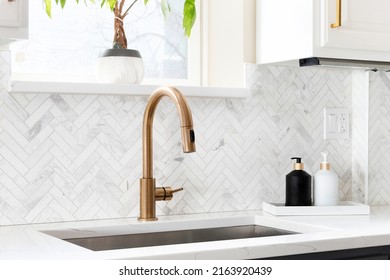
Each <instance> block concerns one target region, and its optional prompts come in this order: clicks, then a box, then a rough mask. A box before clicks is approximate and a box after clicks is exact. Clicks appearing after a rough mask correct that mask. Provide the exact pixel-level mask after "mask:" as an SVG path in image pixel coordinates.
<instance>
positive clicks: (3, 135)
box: [0, 52, 376, 225]
mask: <svg viewBox="0 0 390 280" xmlns="http://www.w3.org/2000/svg"><path fill="white" fill-rule="evenodd" d="M0 54H1V55H0V60H1V62H2V63H1V64H0V80H2V81H3V82H0V92H1V93H2V94H0V117H1V119H0V209H1V215H0V223H1V224H2V225H4V224H18V223H26V222H29V223H38V222H51V221H69V220H90V219H100V218H119V217H135V216H137V215H138V207H139V206H138V195H139V194H138V188H139V187H138V180H139V178H140V176H141V157H142V156H141V127H142V115H143V110H144V107H145V104H146V98H145V97H132V96H128V97H118V96H94V95H88V96H69V95H50V94H48V95H37V94H35V95H34V94H31V95H25V96H24V97H23V98H21V97H18V96H11V95H8V94H7V92H6V85H5V84H7V82H8V80H9V72H10V65H9V59H8V53H4V52H0ZM247 74H248V75H247V83H248V87H250V88H252V89H253V94H252V95H251V96H250V97H248V98H246V99H224V98H189V100H188V102H189V104H190V106H191V109H192V112H193V118H194V126H195V130H196V135H197V152H196V153H194V154H183V153H182V150H181V144H180V132H179V129H178V127H179V123H178V120H177V113H176V109H175V107H174V106H173V105H172V104H171V103H170V102H165V101H163V102H162V103H161V104H160V105H159V108H158V110H157V112H156V117H155V122H154V135H155V137H154V168H155V169H154V174H155V177H156V179H157V182H158V183H157V184H158V185H159V186H160V185H171V186H175V187H176V186H177V187H180V186H183V187H184V188H185V190H184V191H183V192H181V193H178V194H177V197H176V198H175V199H174V200H172V201H171V202H159V203H158V209H157V212H158V214H159V215H167V214H191V213H204V212H224V211H236V210H256V209H261V207H262V202H263V201H274V202H278V201H279V202H281V201H284V193H285V185H284V184H285V183H284V178H285V175H286V174H287V173H289V172H290V171H291V169H292V162H291V160H290V158H291V157H292V156H301V157H302V158H303V161H304V162H305V164H306V170H307V171H308V172H310V173H312V174H313V173H314V172H315V171H316V170H318V168H319V163H320V160H321V156H320V153H321V151H323V150H328V151H329V152H330V161H331V162H332V166H333V168H334V170H335V172H336V173H337V174H338V175H339V178H340V199H351V198H352V197H355V196H357V197H359V198H361V199H364V195H362V194H360V193H359V192H361V191H362V188H363V189H364V187H362V181H364V176H363V175H362V176H363V177H358V179H357V180H353V179H352V173H353V170H355V173H356V172H358V173H359V169H356V168H355V169H353V165H352V160H351V159H352V158H353V155H354V154H353V148H352V147H353V146H352V140H351V139H349V140H331V141H325V140H323V135H322V133H323V132H322V130H323V127H322V123H323V108H324V107H327V106H328V107H346V108H349V109H350V110H351V111H352V105H353V99H352V90H353V87H354V85H353V78H352V73H351V71H349V70H340V69H330V68H329V69H328V68H290V67H281V66H272V67H271V66H268V67H267V66H257V65H248V66H247ZM4 80H5V82H4ZM357 143H358V144H357V145H358V146H359V145H362V144H359V143H360V142H357ZM358 146H357V147H358ZM356 150H358V148H356V147H355V149H354V151H356ZM355 158H358V157H357V156H355ZM353 184H354V186H356V187H354V188H352V185H353ZM353 193H357V194H356V195H355V194H353ZM373 202H376V200H375V201H373Z"/></svg>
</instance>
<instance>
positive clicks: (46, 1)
mask: <svg viewBox="0 0 390 280" xmlns="http://www.w3.org/2000/svg"><path fill="white" fill-rule="evenodd" d="M43 3H44V6H45V8H46V14H47V15H48V16H49V18H51V0H44V2H43Z"/></svg>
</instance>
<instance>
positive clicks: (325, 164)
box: [320, 162, 330, 170]
mask: <svg viewBox="0 0 390 280" xmlns="http://www.w3.org/2000/svg"><path fill="white" fill-rule="evenodd" d="M320 169H321V170H330V163H329V162H321V163H320Z"/></svg>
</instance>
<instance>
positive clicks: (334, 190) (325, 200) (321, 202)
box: [313, 152, 339, 206]
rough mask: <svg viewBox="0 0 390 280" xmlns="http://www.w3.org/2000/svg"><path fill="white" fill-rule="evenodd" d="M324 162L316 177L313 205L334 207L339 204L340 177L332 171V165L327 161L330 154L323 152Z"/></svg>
mask: <svg viewBox="0 0 390 280" xmlns="http://www.w3.org/2000/svg"><path fill="white" fill-rule="evenodd" d="M321 154H322V156H323V158H324V159H323V162H321V164H320V170H318V171H317V172H316V174H315V175H314V189H313V205H314V206H332V205H337V203H338V196H339V191H338V181H339V180H338V177H337V174H336V173H334V172H333V171H332V170H330V163H329V162H328V161H327V157H328V153H327V152H322V153H321Z"/></svg>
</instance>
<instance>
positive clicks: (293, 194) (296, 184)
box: [286, 157, 312, 206]
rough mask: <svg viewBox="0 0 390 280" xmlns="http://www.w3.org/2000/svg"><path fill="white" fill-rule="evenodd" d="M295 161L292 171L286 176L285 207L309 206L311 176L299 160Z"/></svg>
mask: <svg viewBox="0 0 390 280" xmlns="http://www.w3.org/2000/svg"><path fill="white" fill-rule="evenodd" d="M291 159H292V160H295V161H296V162H295V163H294V170H293V171H291V172H290V173H289V174H287V175H286V206H311V205H312V202H311V176H310V174H309V173H307V172H306V171H305V170H304V164H303V163H302V162H301V160H302V159H301V158H299V157H293V158H291Z"/></svg>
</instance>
